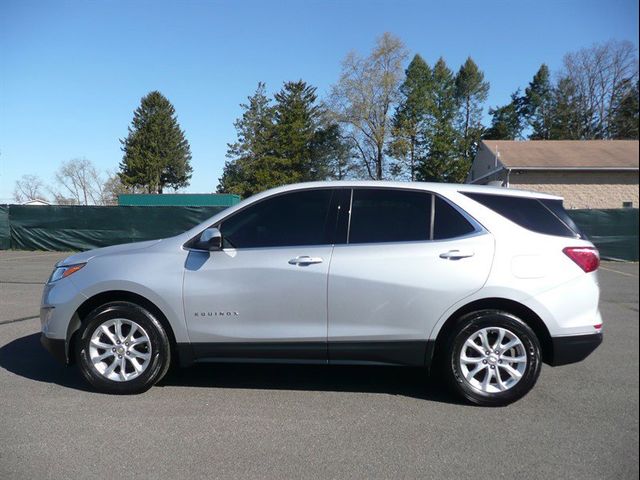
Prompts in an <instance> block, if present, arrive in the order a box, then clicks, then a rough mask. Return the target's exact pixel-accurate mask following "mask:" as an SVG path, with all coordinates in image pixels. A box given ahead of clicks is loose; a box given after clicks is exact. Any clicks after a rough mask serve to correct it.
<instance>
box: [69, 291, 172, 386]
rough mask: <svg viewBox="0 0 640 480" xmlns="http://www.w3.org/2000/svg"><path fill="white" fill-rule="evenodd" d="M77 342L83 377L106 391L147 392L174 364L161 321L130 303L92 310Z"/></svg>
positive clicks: (112, 304)
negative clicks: (171, 364)
mask: <svg viewBox="0 0 640 480" xmlns="http://www.w3.org/2000/svg"><path fill="white" fill-rule="evenodd" d="M76 345H77V349H76V358H77V360H78V365H79V366H80V371H81V372H82V374H83V376H84V377H85V378H86V379H87V381H88V382H89V383H90V384H91V385H92V386H93V387H95V388H96V389H97V390H100V391H102V392H106V393H115V394H130V393H141V392H144V391H145V390H148V389H149V388H150V387H151V386H153V385H154V384H155V383H156V382H158V381H159V380H160V379H161V378H162V377H163V376H164V375H165V374H166V372H167V369H168V368H169V364H170V363H171V348H170V344H169V339H168V337H167V334H166V332H165V331H164V328H162V325H161V324H160V322H159V321H158V320H157V319H156V318H155V317H154V316H153V315H152V314H151V313H150V312H149V311H148V310H146V309H144V308H142V307H140V306H138V305H135V304H133V303H129V302H112V303H108V304H106V305H102V306H100V307H98V308H97V309H95V310H94V311H93V312H91V313H90V314H89V315H88V316H87V318H86V319H85V321H84V322H83V328H82V331H81V333H80V338H79V341H78V342H77V343H76Z"/></svg>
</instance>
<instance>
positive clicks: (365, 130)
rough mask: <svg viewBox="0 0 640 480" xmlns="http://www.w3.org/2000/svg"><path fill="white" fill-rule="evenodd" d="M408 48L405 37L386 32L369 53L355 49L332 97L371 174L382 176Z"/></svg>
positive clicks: (367, 170)
mask: <svg viewBox="0 0 640 480" xmlns="http://www.w3.org/2000/svg"><path fill="white" fill-rule="evenodd" d="M406 58H407V51H406V49H405V46H404V44H403V43H402V41H401V40H400V39H399V38H397V37H395V36H393V35H392V34H390V33H385V34H384V35H382V36H381V37H380V38H378V39H377V41H376V46H375V48H374V49H373V51H372V52H371V53H370V54H369V56H367V57H365V58H363V57H361V56H359V55H358V54H357V53H355V52H351V53H349V54H348V55H347V57H346V58H345V59H344V61H343V62H342V74H341V75H340V79H339V80H338V83H337V84H336V85H334V86H333V88H332V92H331V98H330V104H331V109H332V111H333V113H334V115H335V118H336V120H337V121H338V122H340V123H341V124H342V125H343V127H344V128H345V131H346V137H347V138H348V139H349V140H350V142H351V143H352V144H353V147H354V149H355V152H356V155H357V157H358V158H359V159H360V160H361V161H362V163H363V165H364V168H365V170H366V172H367V175H368V176H369V177H370V178H372V179H374V180H382V179H383V177H384V174H385V168H384V160H385V147H386V143H387V140H388V138H389V136H390V131H391V126H390V122H391V118H390V111H391V109H392V107H393V105H394V104H395V103H396V102H397V100H398V87H399V85H400V81H401V80H402V78H403V75H404V71H403V67H402V64H403V62H404V60H405V59H406Z"/></svg>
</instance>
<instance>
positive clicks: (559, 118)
mask: <svg viewBox="0 0 640 480" xmlns="http://www.w3.org/2000/svg"><path fill="white" fill-rule="evenodd" d="M581 110H582V108H581V100H580V97H579V95H578V90H577V88H576V86H575V85H574V83H573V81H572V80H571V79H570V78H566V77H565V78H561V79H560V80H558V84H557V85H556V86H555V88H554V89H553V98H552V103H551V111H552V113H551V127H550V129H549V139H550V140H580V139H581V138H582V132H583V123H584V119H583V116H582V114H581Z"/></svg>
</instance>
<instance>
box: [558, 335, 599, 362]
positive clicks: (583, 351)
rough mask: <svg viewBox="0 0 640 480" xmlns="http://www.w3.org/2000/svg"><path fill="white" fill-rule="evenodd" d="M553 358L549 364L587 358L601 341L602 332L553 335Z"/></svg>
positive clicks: (578, 360)
mask: <svg viewBox="0 0 640 480" xmlns="http://www.w3.org/2000/svg"><path fill="white" fill-rule="evenodd" d="M551 340H552V342H553V360H552V361H551V362H550V364H551V365H553V366H554V367H557V366H559V365H567V364H569V363H576V362H580V361H582V360H584V359H585V358H587V357H588V356H589V355H590V354H591V352H593V351H594V350H595V349H596V348H598V346H599V345H600V344H601V343H602V332H599V333H591V334H588V335H571V336H567V337H553V338H552V339H551Z"/></svg>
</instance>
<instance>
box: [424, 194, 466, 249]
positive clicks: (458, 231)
mask: <svg viewBox="0 0 640 480" xmlns="http://www.w3.org/2000/svg"><path fill="white" fill-rule="evenodd" d="M435 198H436V208H435V216H434V218H433V239H434V240H444V239H447V238H456V237H462V236H463V235H468V234H470V233H473V232H474V231H475V227H474V226H473V225H472V224H471V223H470V222H469V221H468V220H467V219H466V218H464V217H463V216H462V214H461V213H460V212H458V211H457V210H456V209H455V208H453V207H452V206H451V205H450V204H449V202H447V201H445V200H443V199H442V198H440V197H438V196H436V197H435Z"/></svg>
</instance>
